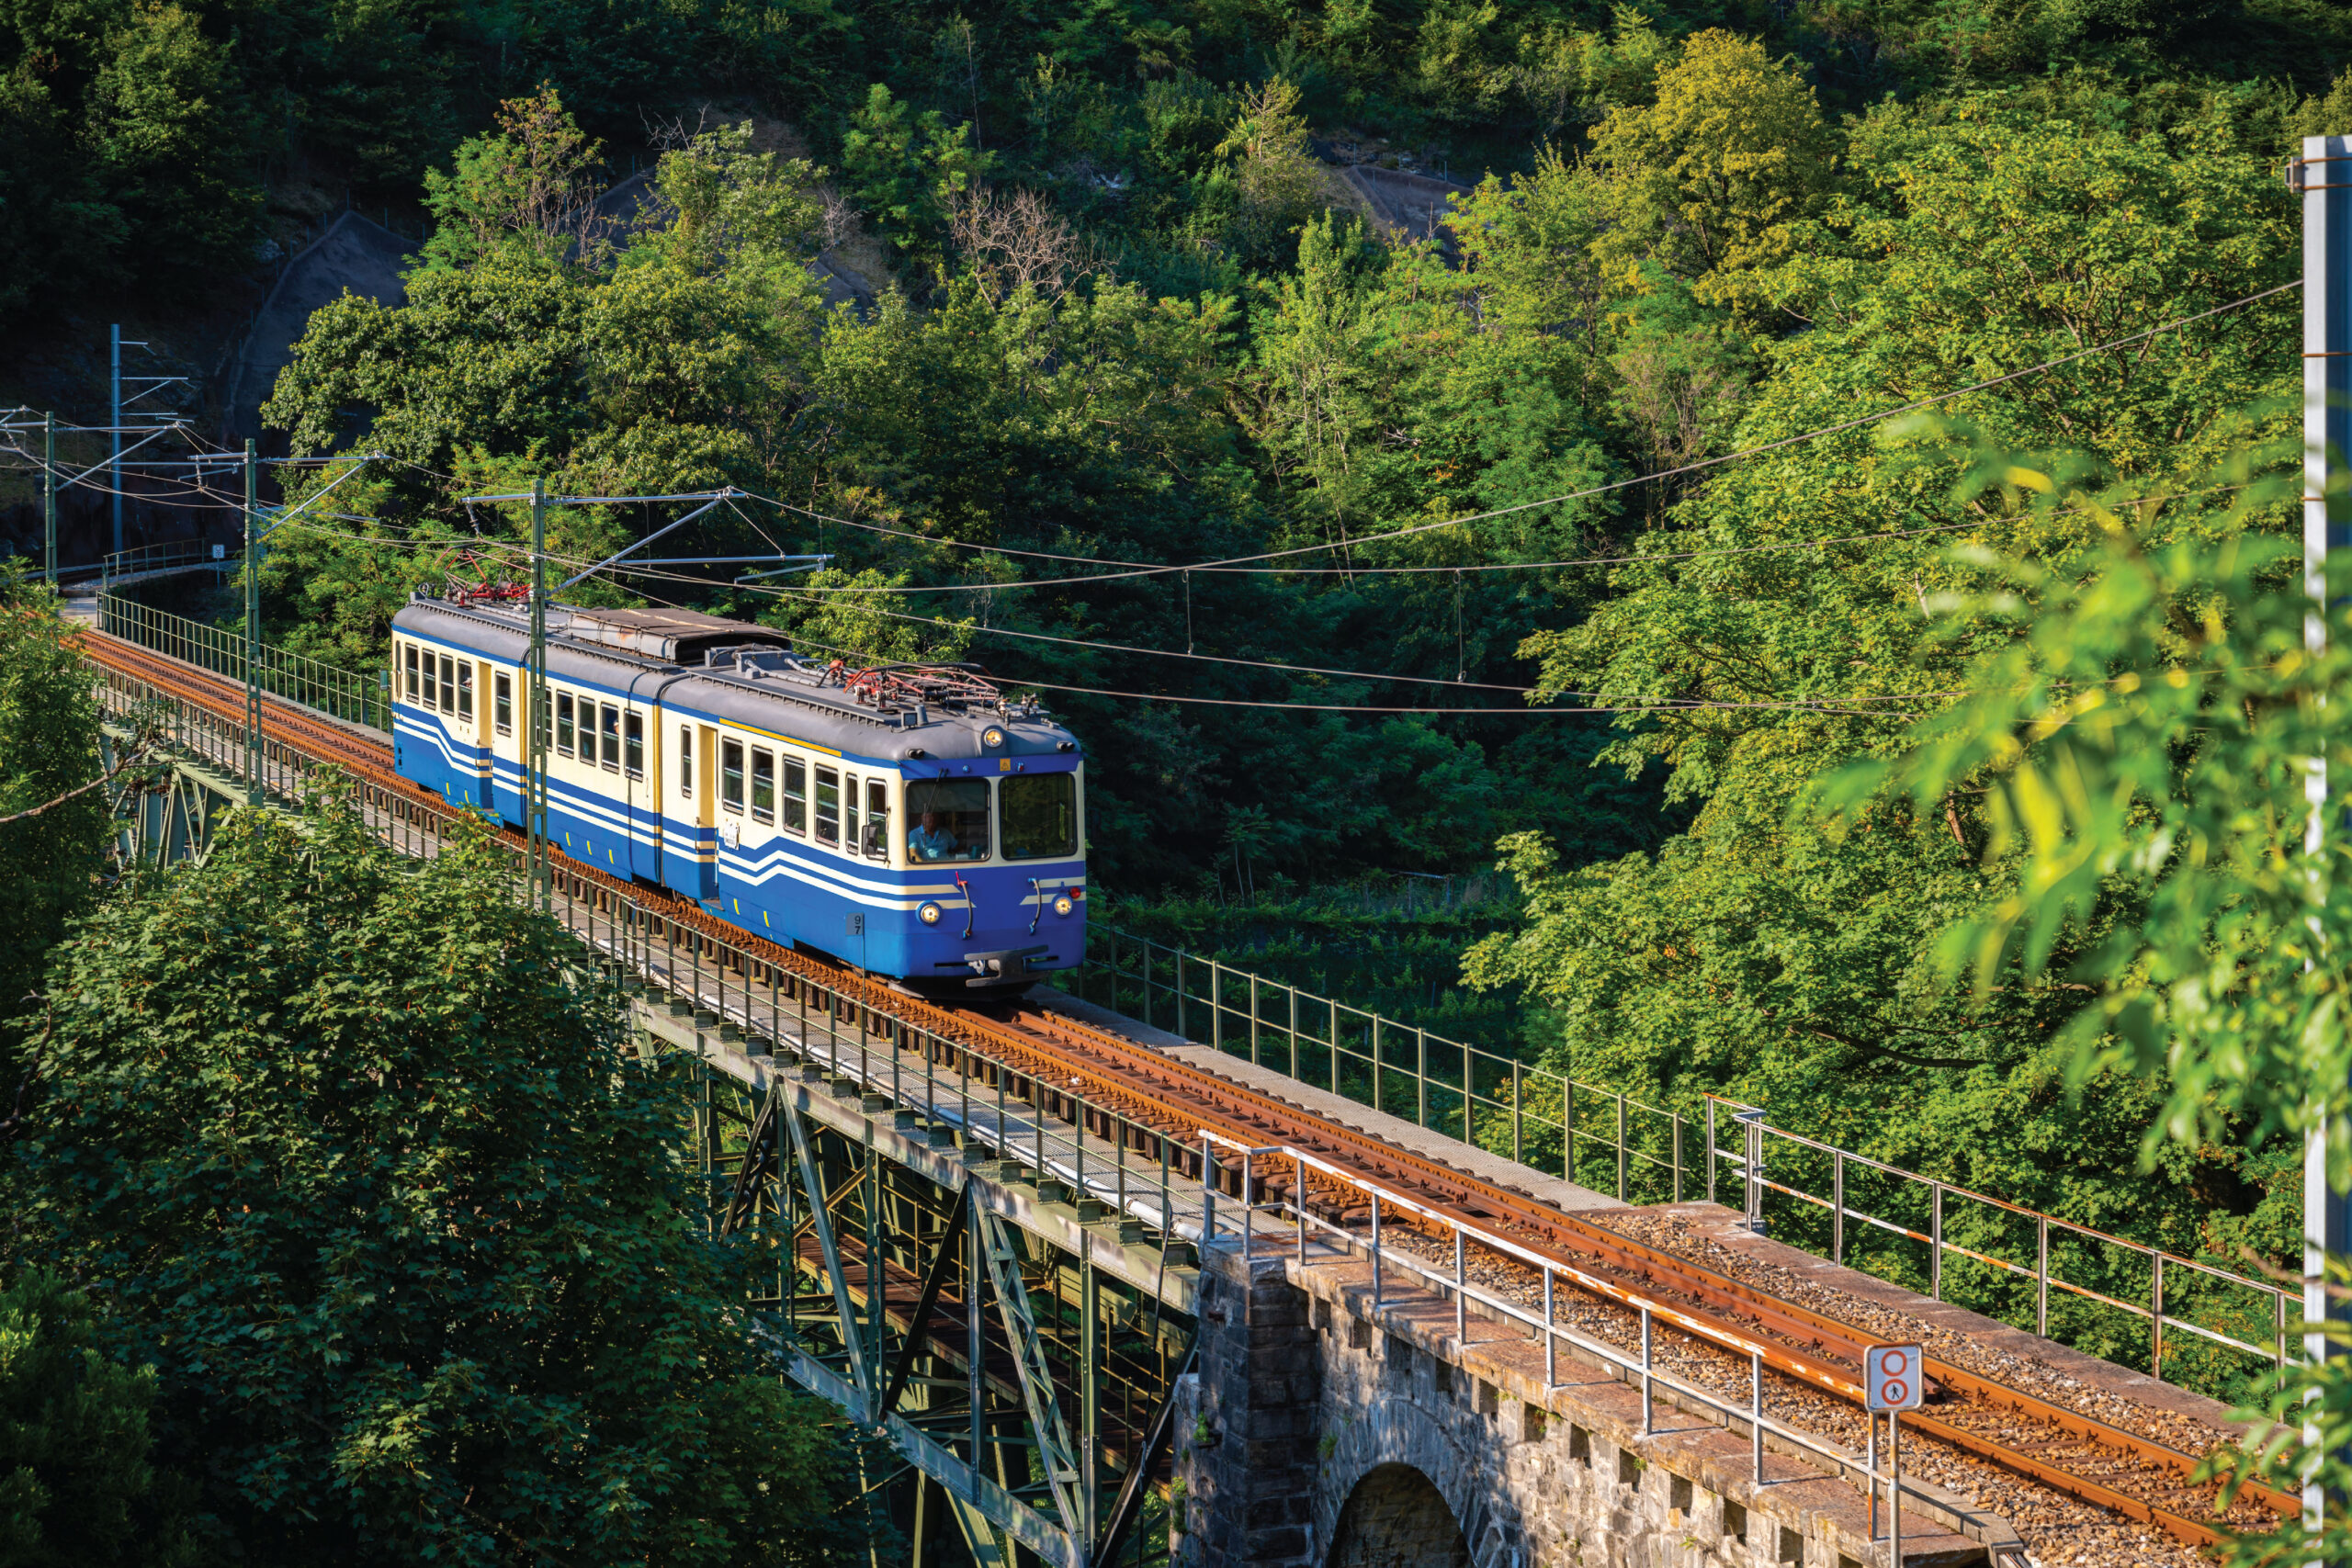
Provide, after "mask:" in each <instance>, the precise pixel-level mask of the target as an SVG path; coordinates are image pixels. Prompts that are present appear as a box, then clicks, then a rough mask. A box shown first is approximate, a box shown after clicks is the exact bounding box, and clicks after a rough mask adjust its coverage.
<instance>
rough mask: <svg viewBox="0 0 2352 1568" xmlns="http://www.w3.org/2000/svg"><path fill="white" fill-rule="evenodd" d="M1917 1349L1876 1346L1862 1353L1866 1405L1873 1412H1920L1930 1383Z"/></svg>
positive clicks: (1914, 1346)
mask: <svg viewBox="0 0 2352 1568" xmlns="http://www.w3.org/2000/svg"><path fill="white" fill-rule="evenodd" d="M1921 1365H1922V1357H1921V1355H1920V1348H1919V1347H1918V1346H1917V1345H1873V1346H1871V1348H1869V1349H1868V1350H1865V1351H1864V1352H1862V1393H1863V1395H1864V1400H1863V1403H1864V1404H1867V1405H1868V1406H1869V1407H1870V1408H1871V1409H1872V1410H1917V1409H1918V1408H1919V1405H1920V1404H1921V1402H1922V1394H1923V1392H1924V1389H1925V1385H1926V1383H1927V1381H1928V1380H1927V1379H1926V1378H1925V1377H1924V1376H1922V1375H1921Z"/></svg>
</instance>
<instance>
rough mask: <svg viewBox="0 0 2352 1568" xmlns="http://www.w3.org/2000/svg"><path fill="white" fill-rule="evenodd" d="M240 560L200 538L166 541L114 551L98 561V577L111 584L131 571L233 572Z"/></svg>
mask: <svg viewBox="0 0 2352 1568" xmlns="http://www.w3.org/2000/svg"><path fill="white" fill-rule="evenodd" d="M243 560H244V557H243V555H242V554H240V555H237V556H233V557H232V556H231V555H230V554H229V552H228V549H227V547H225V546H221V545H215V544H209V543H207V542H205V541H204V540H202V539H170V540H166V541H165V542H164V543H163V544H160V545H140V546H138V547H135V548H132V549H128V550H116V551H114V552H113V553H112V554H110V555H107V556H106V557H105V558H102V559H101V560H100V561H99V562H98V576H99V578H100V579H101V580H102V581H106V582H112V581H114V580H115V579H116V578H118V577H129V576H130V575H131V574H132V573H134V572H141V571H163V570H168V569H169V568H172V567H175V566H218V567H220V569H221V570H223V571H234V570H237V568H238V567H239V566H240V565H241V564H242V563H243Z"/></svg>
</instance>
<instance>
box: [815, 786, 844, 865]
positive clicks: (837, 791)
mask: <svg viewBox="0 0 2352 1568" xmlns="http://www.w3.org/2000/svg"><path fill="white" fill-rule="evenodd" d="M817 841H818V842H819V843H820V844H831V845H833V846H835V847H836V848H838V847H840V844H841V841H842V776H841V774H840V773H836V772H834V771H833V770H832V769H831V768H819V769H818V770H817Z"/></svg>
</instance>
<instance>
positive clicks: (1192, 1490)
mask: <svg viewBox="0 0 2352 1568" xmlns="http://www.w3.org/2000/svg"><path fill="white" fill-rule="evenodd" d="M1200 1302H1201V1353H1200V1363H1199V1364H1200V1368H1201V1371H1200V1372H1199V1373H1198V1375H1197V1382H1191V1381H1190V1380H1188V1384H1187V1385H1186V1386H1180V1388H1179V1391H1178V1394H1177V1397H1178V1399H1179V1401H1180V1404H1179V1406H1178V1417H1179V1419H1178V1422H1177V1431H1176V1442H1175V1447H1176V1481H1177V1483H1178V1484H1179V1485H1180V1486H1181V1487H1182V1489H1183V1492H1184V1495H1185V1511H1186V1513H1187V1515H1188V1517H1187V1518H1186V1519H1185V1520H1184V1521H1183V1523H1184V1525H1185V1527H1186V1529H1185V1532H1184V1535H1183V1537H1182V1540H1181V1542H1180V1543H1179V1545H1178V1550H1177V1551H1176V1552H1175V1553H1174V1561H1175V1562H1179V1563H1182V1564H1184V1565H1186V1568H1244V1565H1245V1564H1246V1565H1247V1568H1308V1565H1310V1564H1315V1563H1318V1562H1321V1561H1322V1553H1321V1552H1320V1551H1318V1549H1317V1542H1316V1541H1315V1540H1314V1522H1313V1521H1314V1490H1315V1478H1316V1472H1317V1466H1318V1463H1319V1456H1318V1454H1317V1429H1316V1427H1317V1409H1318V1407H1319V1406H1320V1404H1321V1403H1322V1397H1323V1390H1322V1378H1321V1375H1320V1372H1319V1370H1318V1358H1317V1352H1316V1342H1315V1330H1314V1328H1313V1327H1312V1326H1311V1325H1310V1323H1309V1320H1308V1312H1307V1297H1306V1292H1304V1291H1301V1290H1300V1289H1298V1288H1297V1287H1296V1286H1295V1285H1293V1284H1292V1283H1290V1282H1289V1280H1287V1279H1286V1278H1285V1277H1284V1274H1283V1263H1282V1260H1281V1259H1280V1258H1263V1257H1261V1258H1256V1259H1254V1260H1253V1259H1245V1258H1242V1256H1241V1254H1240V1249H1239V1248H1238V1247H1235V1246H1231V1245H1220V1246H1218V1247H1214V1248H1212V1249H1211V1251H1210V1252H1209V1254H1208V1256H1207V1257H1205V1258H1203V1259H1202V1264H1201V1295H1200Z"/></svg>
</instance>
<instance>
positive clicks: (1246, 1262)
mask: <svg viewBox="0 0 2352 1568" xmlns="http://www.w3.org/2000/svg"><path fill="white" fill-rule="evenodd" d="M1257 1157H1258V1156H1257V1152H1256V1151H1255V1150H1253V1149H1244V1150H1242V1151H1241V1269H1242V1277H1243V1278H1244V1279H1247V1278H1249V1269H1250V1242H1251V1241H1252V1240H1253V1239H1254V1233H1255V1226H1254V1225H1253V1224H1252V1223H1251V1222H1252V1221H1253V1220H1254V1218H1255V1217H1256V1215H1257V1204H1256V1199H1257V1196H1258V1190H1257V1185H1256V1182H1255V1180H1254V1178H1255V1176H1256V1174H1257Z"/></svg>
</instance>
